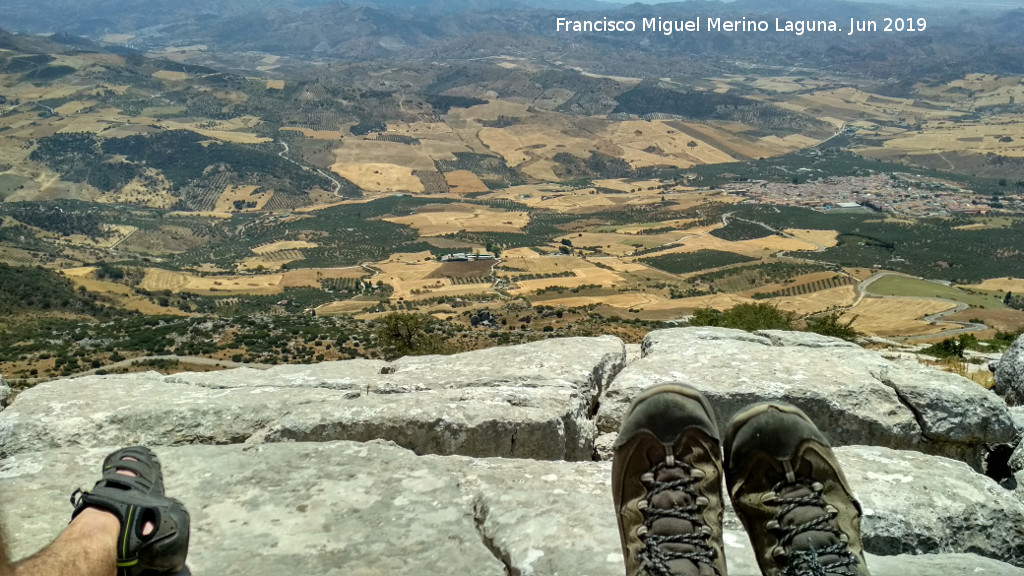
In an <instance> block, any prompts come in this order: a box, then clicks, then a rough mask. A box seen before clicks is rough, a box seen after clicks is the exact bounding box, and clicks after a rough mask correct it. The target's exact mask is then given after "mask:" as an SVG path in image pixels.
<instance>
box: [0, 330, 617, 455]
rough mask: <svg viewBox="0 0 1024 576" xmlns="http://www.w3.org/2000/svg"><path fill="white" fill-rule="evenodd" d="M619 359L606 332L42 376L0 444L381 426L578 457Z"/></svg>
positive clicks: (31, 446) (407, 440)
mask: <svg viewBox="0 0 1024 576" xmlns="http://www.w3.org/2000/svg"><path fill="white" fill-rule="evenodd" d="M625 359H626V352H625V346H624V344H623V343H622V341H621V340H619V339H618V338H614V337H610V336H608V337H600V338H565V339H558V340H548V341H543V342H536V343H533V344H525V345H522V346H510V347H505V348H489V349H486V350H478V351H474V352H467V353H464V354H456V355H452V356H426V357H415V358H402V359H400V360H397V361H395V362H393V363H390V364H389V363H387V362H383V361H375V360H352V361H343V362H328V363H322V364H317V365H310V366H302V365H294V366H292V365H290V366H279V367H275V368H272V369H269V370H265V371H264V370H253V369H247V368H242V369H237V370H227V371H224V372H207V373H191V374H175V375H172V376H163V375H160V374H157V373H155V372H151V373H146V374H127V375H116V376H88V377H84V378H78V379H74V380H61V381H54V382H48V383H44V384H40V385H38V386H36V387H34V388H32V389H30V390H27V391H25V392H24V393H22V394H21V395H20V396H19V397H18V400H17V402H15V403H14V405H13V406H11V407H10V408H9V409H7V410H5V411H4V412H3V413H2V415H0V456H4V455H10V454H16V453H19V452H24V451H36V450H44V449H48V448H57V447H61V446H86V447H88V446H108V445H121V444H123V445H128V444H148V445H151V446H175V445H182V444H237V443H264V442H281V441H318V442H320V441H330V440H356V441H368V440H373V439H383V440H390V441H393V442H396V443H398V444H399V445H402V446H405V447H407V448H409V449H411V450H414V451H416V452H418V453H422V454H427V453H430V454H462V455H467V456H481V457H484V456H508V457H514V458H538V459H547V460H590V459H591V458H592V457H593V454H594V439H595V437H596V429H595V427H594V424H593V421H592V415H593V411H594V410H595V407H596V403H597V399H598V397H599V395H600V394H601V392H602V391H603V390H604V389H605V388H606V387H607V386H608V385H609V382H610V381H611V379H612V378H613V377H614V376H615V374H617V373H618V372H619V370H621V368H622V366H623V365H624V363H625ZM384 368H390V370H383V369H384ZM382 372H383V373H382Z"/></svg>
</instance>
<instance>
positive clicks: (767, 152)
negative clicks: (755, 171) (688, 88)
mask: <svg viewBox="0 0 1024 576" xmlns="http://www.w3.org/2000/svg"><path fill="white" fill-rule="evenodd" d="M667 124H668V125H669V126H672V127H673V128H676V129H678V130H679V131H680V133H681V134H684V135H686V136H688V137H689V138H690V139H692V140H694V141H695V142H697V143H698V148H699V147H700V145H701V144H700V143H701V142H704V143H705V144H706V145H708V146H712V147H714V148H716V149H718V150H721V151H722V152H724V153H727V154H729V155H731V156H733V157H737V156H739V157H747V158H771V157H774V156H781V155H782V154H787V153H789V152H792V151H794V150H796V149H797V147H794V146H788V145H786V146H778V145H770V144H768V143H765V142H760V141H757V140H751V139H748V138H746V137H744V136H741V135H737V133H736V132H734V131H730V130H726V129H723V128H719V127H718V126H717V125H715V126H712V125H710V124H700V123H697V122H683V121H675V120H673V121H669V122H667Z"/></svg>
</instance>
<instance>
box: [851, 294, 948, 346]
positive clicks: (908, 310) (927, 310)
mask: <svg viewBox="0 0 1024 576" xmlns="http://www.w3.org/2000/svg"><path fill="white" fill-rule="evenodd" d="M954 307H955V306H954V305H953V304H950V303H947V302H940V301H937V300H923V299H920V298H901V297H891V298H864V299H863V300H861V301H860V303H859V304H857V305H856V306H854V307H853V308H850V309H848V310H846V312H845V313H844V314H843V316H842V320H843V321H844V322H849V321H850V320H853V327H854V328H855V329H856V330H858V331H860V332H863V333H864V334H867V335H869V336H879V337H882V338H888V337H899V336H923V335H939V334H941V333H942V332H943V331H944V330H950V329H952V328H953V327H952V326H949V325H938V324H934V323H930V322H925V321H924V320H922V318H924V317H925V316H928V315H930V314H937V313H939V312H944V311H946V310H950V309H952V308H954Z"/></svg>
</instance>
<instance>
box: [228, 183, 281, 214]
mask: <svg viewBox="0 0 1024 576" xmlns="http://www.w3.org/2000/svg"><path fill="white" fill-rule="evenodd" d="M258 189H259V187H258V186H228V187H227V188H225V189H224V192H221V195H220V196H219V197H218V198H217V204H216V206H214V208H213V211H214V212H223V213H231V212H258V211H260V210H262V209H263V207H264V206H266V204H267V202H269V201H270V199H271V198H273V197H274V193H273V192H272V191H268V192H260V193H259V194H256V193H255V192H256V190H258ZM235 202H244V203H249V202H253V203H255V204H256V205H255V206H253V207H251V208H248V207H243V208H242V209H241V210H238V209H236V208H235Z"/></svg>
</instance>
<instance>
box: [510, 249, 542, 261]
mask: <svg viewBox="0 0 1024 576" xmlns="http://www.w3.org/2000/svg"><path fill="white" fill-rule="evenodd" d="M527 258H529V259H533V258H540V254H538V253H537V252H536V251H535V250H533V249H531V248H509V249H508V250H505V251H503V252H502V253H501V259H502V260H520V259H527Z"/></svg>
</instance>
